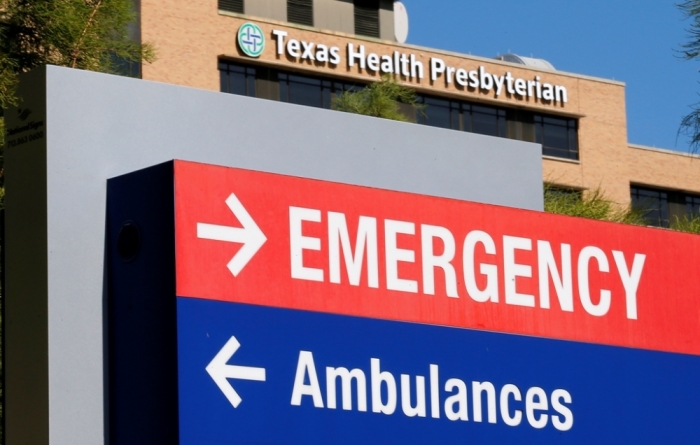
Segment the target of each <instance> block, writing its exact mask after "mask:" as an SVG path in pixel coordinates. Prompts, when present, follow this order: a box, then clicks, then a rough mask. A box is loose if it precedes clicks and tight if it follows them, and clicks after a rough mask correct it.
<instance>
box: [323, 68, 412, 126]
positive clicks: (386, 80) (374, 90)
mask: <svg viewBox="0 0 700 445" xmlns="http://www.w3.org/2000/svg"><path fill="white" fill-rule="evenodd" d="M399 104H406V105H408V106H409V107H411V108H412V109H413V110H419V109H420V106H419V105H418V104H417V102H416V92H415V91H413V90H412V89H410V88H407V87H405V86H403V85H401V84H399V83H398V82H396V81H395V80H394V79H392V78H391V77H390V76H385V77H383V78H382V80H380V81H378V82H373V83H371V84H369V85H368V86H366V87H365V88H363V89H361V90H359V91H345V92H343V93H342V94H341V95H340V96H338V98H336V100H335V103H334V104H333V109H335V110H338V111H345V112H348V113H355V114H362V115H365V116H374V117H381V118H384V119H391V120H395V121H401V122H408V121H409V118H408V117H407V116H406V115H405V114H404V113H402V112H401V108H400V105H399Z"/></svg>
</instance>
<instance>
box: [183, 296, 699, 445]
mask: <svg viewBox="0 0 700 445" xmlns="http://www.w3.org/2000/svg"><path fill="white" fill-rule="evenodd" d="M177 314H178V315H177V320H178V323H177V326H178V327H177V329H178V373H179V374H178V379H179V416H180V426H179V427H180V444H181V445H194V444H198V445H207V444H218V445H221V444H304V445H314V444H331V443H332V444H387V443H401V444H431V445H434V444H441V443H479V444H488V443H498V444H503V443H558V444H568V443H572V444H573V443H575V444H591V443H635V444H659V443H674V444H681V443H698V441H700V422H698V420H697V419H698V417H699V415H700V402H699V401H700V357H695V356H687V355H678V354H668V353H660V352H651V351H643V350H634V349H624V348H616V347H608V346H600V345H591V344H582V343H572V342H566V341H558V340H549V339H540V338H531V337H523V336H514V335H506V334H497V333H489V332H480V331H472V330H465V329H456V328H446V327H437V326H427V325H419V324H411V323H401V322H393V321H383V320H373V319H364V318H356V317H347V316H338V315H329V314H320V313H310V312H302V311H293V310H286V309H276V308H264V307H256V306H247V305H242V304H233V303H222V302H215V301H208V300H198V299H188V298H178V303H177Z"/></svg>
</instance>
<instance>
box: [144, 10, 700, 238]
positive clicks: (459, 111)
mask: <svg viewBox="0 0 700 445" xmlns="http://www.w3.org/2000/svg"><path fill="white" fill-rule="evenodd" d="M399 7H400V6H399ZM139 8H140V38H141V39H142V40H143V41H146V42H151V43H153V44H154V45H155V46H156V48H157V51H158V60H157V61H156V62H155V63H153V64H149V65H145V66H143V67H142V77H143V78H144V79H147V80H154V81H160V82H167V83H173V84H178V85H185V86H191V87H195V88H202V89H207V90H212V91H221V92H225V93H233V94H242V95H247V96H253V97H258V98H263V99H270V100H279V101H284V102H290V103H295V104H299V105H306V106H314V107H321V108H332V104H333V100H334V97H336V96H337V94H339V93H340V92H342V91H346V90H349V89H357V88H361V87H362V86H364V85H367V84H369V83H370V82H373V81H377V80H379V79H381V78H382V76H386V75H389V76H392V77H393V78H395V79H396V80H397V81H399V82H401V83H403V84H405V85H406V86H409V87H411V88H413V89H415V90H416V92H417V93H418V95H419V101H420V102H422V103H423V104H424V105H423V110H422V112H412V113H411V112H409V111H407V113H408V114H409V118H410V119H411V120H412V121H414V122H416V123H418V124H424V125H431V126H436V127H443V128H448V129H452V130H455V131H470V132H475V133H481V134H487V135H492V136H497V137H506V138H513V139H519V140H525V141H531V142H536V143H540V144H542V162H543V170H544V178H543V181H544V182H547V183H550V184H552V185H553V186H555V187H558V188H561V189H563V190H574V191H579V190H580V191H585V190H593V189H597V188H600V189H601V190H602V191H603V192H604V193H605V195H606V196H607V197H609V198H611V199H612V200H614V201H616V202H618V203H620V204H622V205H627V204H630V203H632V204H635V205H638V206H644V207H646V208H648V209H649V210H650V211H649V213H648V215H647V217H648V221H649V224H652V225H660V226H666V225H668V224H669V221H672V220H673V218H674V217H675V216H682V215H684V214H688V213H693V212H695V213H697V212H699V211H700V158H698V157H697V156H691V155H688V154H682V153H677V152H673V151H668V150H660V149H654V148H650V147H642V146H638V145H632V144H629V143H628V141H627V121H626V108H625V85H624V83H622V82H618V81H612V80H607V79H599V78H593V77H589V76H584V75H578V74H572V73H565V72H561V71H557V70H555V69H554V67H552V66H551V65H550V64H548V63H546V62H544V61H541V60H533V59H529V58H524V57H517V56H514V55H506V56H502V57H500V58H498V59H496V58H483V57H476V56H471V55H464V54H455V53H451V52H447V51H441V50H439V49H431V48H422V47H416V46H412V45H406V44H402V43H399V42H398V41H397V40H399V39H397V38H396V35H397V34H400V32H397V31H398V29H397V28H400V27H401V26H402V24H401V23H399V22H397V21H396V17H395V12H394V3H393V2H391V1H388V0H355V1H353V0H218V1H217V0H188V1H186V2H176V3H175V4H172V3H164V2H157V1H155V0H141V1H140V4H139ZM312 129H313V123H310V128H309V129H300V133H299V135H296V137H304V134H305V133H307V132H308V131H309V130H312Z"/></svg>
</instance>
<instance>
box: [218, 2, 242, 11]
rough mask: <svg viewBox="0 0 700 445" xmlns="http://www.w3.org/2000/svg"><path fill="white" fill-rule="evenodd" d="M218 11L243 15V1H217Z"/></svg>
mask: <svg viewBox="0 0 700 445" xmlns="http://www.w3.org/2000/svg"><path fill="white" fill-rule="evenodd" d="M219 9H220V10H221V11H228V12H238V13H241V14H243V12H244V11H243V0H219Z"/></svg>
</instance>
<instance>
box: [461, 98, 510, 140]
mask: <svg viewBox="0 0 700 445" xmlns="http://www.w3.org/2000/svg"><path fill="white" fill-rule="evenodd" d="M470 114H471V116H470V117H471V130H470V131H471V132H472V133H479V134H485V135H488V136H502V137H505V135H506V112H505V110H501V109H498V108H492V107H483V106H480V105H472V106H471V113H470ZM465 120H466V118H465Z"/></svg>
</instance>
